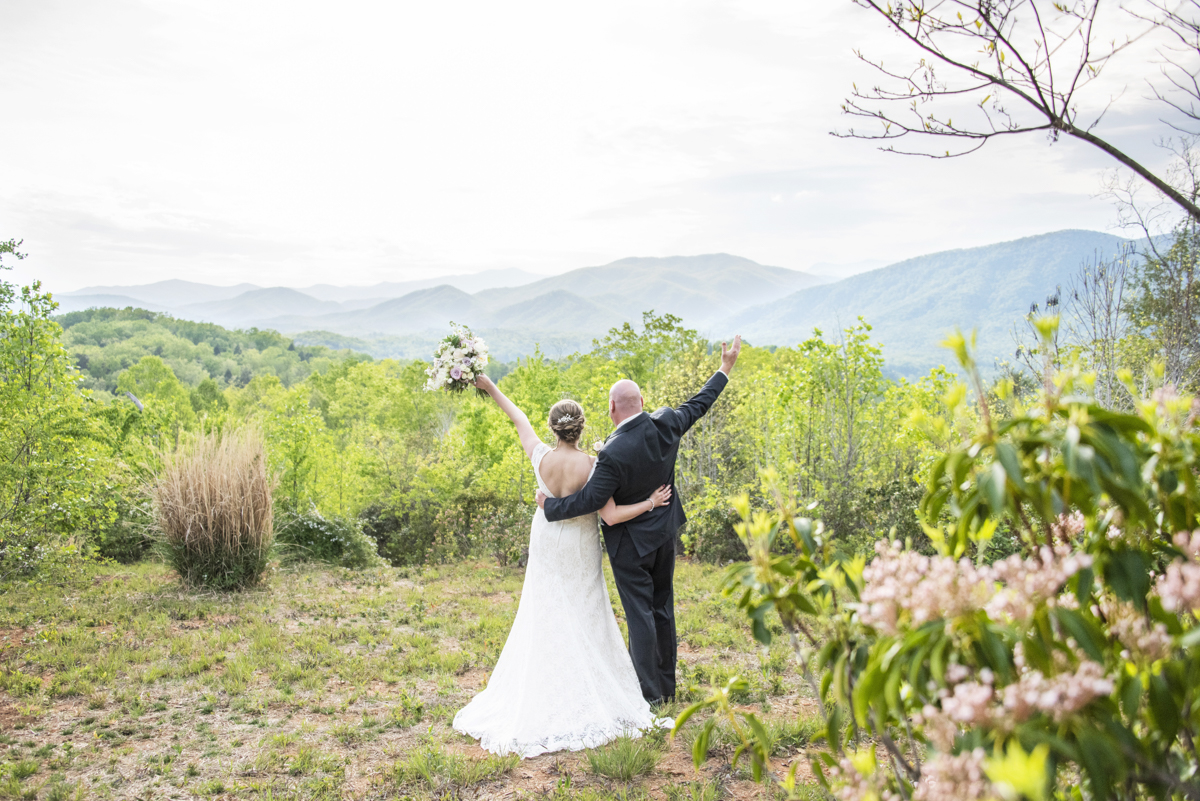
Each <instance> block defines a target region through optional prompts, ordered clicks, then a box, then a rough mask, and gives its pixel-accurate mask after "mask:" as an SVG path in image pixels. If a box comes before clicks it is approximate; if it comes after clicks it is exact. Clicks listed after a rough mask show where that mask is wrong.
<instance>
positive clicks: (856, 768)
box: [679, 339, 1200, 801]
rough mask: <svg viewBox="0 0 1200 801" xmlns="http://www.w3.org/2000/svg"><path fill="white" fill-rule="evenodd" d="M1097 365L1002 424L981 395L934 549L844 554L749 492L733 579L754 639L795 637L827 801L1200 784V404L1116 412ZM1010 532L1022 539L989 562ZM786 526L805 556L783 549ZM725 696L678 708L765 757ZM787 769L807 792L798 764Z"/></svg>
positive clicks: (1154, 792)
mask: <svg viewBox="0 0 1200 801" xmlns="http://www.w3.org/2000/svg"><path fill="white" fill-rule="evenodd" d="M956 345H957V349H958V351H959V353H960V358H961V359H962V360H963V362H964V366H966V367H967V368H968V371H969V372H970V373H971V374H972V375H974V372H973V365H971V363H970V359H969V357H968V355H967V352H966V348H965V345H964V343H963V342H962V341H961V339H960V340H958V341H957V342H956ZM975 381H976V389H977V392H978V395H979V396H980V397H983V396H984V393H983V392H982V391H981V390H982V386H981V385H980V384H979V382H978V378H977V377H975ZM1089 381H1090V378H1089V376H1087V375H1081V374H1078V373H1071V374H1067V375H1061V376H1058V377H1056V378H1054V379H1053V380H1052V381H1049V382H1047V389H1046V391H1045V392H1044V393H1043V394H1042V396H1041V397H1040V399H1039V400H1038V402H1037V404H1036V405H1035V406H1032V407H1028V408H1026V407H1022V406H1021V405H1020V403H1018V402H1016V401H1010V402H1012V403H1013V406H1014V412H1013V414H1012V416H1011V417H1010V418H1008V419H1004V420H992V419H991V417H990V415H989V412H988V409H987V407H986V405H984V406H981V410H980V411H981V425H980V430H979V431H978V432H977V434H976V435H975V436H974V437H972V438H971V439H970V440H968V441H966V442H963V443H961V444H960V445H958V446H955V447H952V448H950V449H948V451H947V452H946V453H945V454H944V455H943V456H942V457H941V458H940V459H939V460H938V461H937V462H936V464H935V465H934V466H933V468H932V469H931V471H930V473H929V476H928V481H927V485H926V492H925V495H924V497H923V499H922V501H921V504H920V508H919V516H920V518H921V522H922V526H923V528H924V530H925V532H926V533H927V534H928V535H929V538H930V540H931V541H932V542H933V543H934V545H935V547H936V549H937V555H935V556H924V555H922V554H920V553H917V552H915V551H914V550H913V549H912V548H911V547H909V546H906V545H904V544H902V543H899V542H887V541H883V542H880V543H878V544H877V545H876V551H875V555H874V558H873V559H872V560H871V561H870V562H869V563H868V562H867V560H866V559H865V558H864V557H848V556H845V555H844V554H843V553H842V552H841V551H840V550H839V548H838V542H837V540H835V539H834V538H832V537H831V536H829V535H828V534H827V533H826V532H825V530H824V529H823V527H822V525H821V524H820V523H818V522H814V521H811V520H808V519H804V518H802V517H799V516H798V514H797V507H796V505H795V503H794V502H793V501H791V500H790V499H789V498H788V497H787V496H786V494H785V493H784V492H782V491H780V490H779V488H778V481H777V480H776V479H775V478H774V477H773V476H772V475H770V474H768V475H766V476H765V481H766V484H767V487H768V491H769V492H770V493H772V494H773V496H774V497H775V499H776V509H775V511H774V512H773V513H766V512H762V511H756V512H753V513H752V512H751V510H750V505H749V501H748V499H747V498H745V497H743V498H741V499H739V500H738V501H737V502H736V503H735V506H736V507H737V509H738V512H739V514H740V516H741V518H742V522H741V523H739V524H738V530H739V534H740V535H741V537H742V539H743V541H744V542H745V544H746V547H747V550H748V552H749V561H748V562H744V563H740V564H737V565H734V566H732V567H731V568H730V571H729V573H728V574H727V576H726V588H727V591H728V592H731V593H732V592H737V593H739V595H740V605H741V607H742V608H743V609H744V611H745V612H746V613H747V614H748V616H749V618H750V621H751V624H752V628H753V632H754V636H755V637H756V638H757V639H759V640H760V641H762V642H764V643H765V642H770V640H771V639H772V636H773V635H774V634H775V633H777V632H782V633H783V634H784V635H785V636H786V637H788V638H789V641H790V643H791V645H792V648H793V650H794V651H795V655H796V657H797V664H798V668H799V670H800V671H801V673H802V674H803V675H804V677H805V678H806V679H807V680H808V681H809V682H810V684H811V686H812V689H813V691H814V694H815V695H816V696H817V698H818V700H819V703H820V704H821V708H822V710H823V713H824V715H825V719H826V728H825V733H824V746H825V748H824V750H822V751H820V752H819V753H816V755H815V756H813V762H814V767H815V768H816V772H817V773H818V775H819V777H820V779H821V781H822V783H823V784H824V785H825V786H826V789H827V790H828V791H829V792H830V793H831V794H832V795H833V796H834V797H835V798H838V799H846V801H849V800H850V799H856V800H857V799H868V798H869V799H926V800H928V801H933V800H934V799H985V798H997V799H1000V798H1002V799H1020V798H1028V799H1047V798H1097V799H1101V798H1102V799H1110V798H1114V799H1115V798H1119V799H1135V798H1149V797H1155V798H1200V754H1198V751H1197V747H1196V742H1197V738H1198V736H1200V652H1198V650H1197V649H1198V648H1200V626H1198V625H1197V622H1198V620H1197V615H1198V614H1200V521H1198V520H1197V514H1198V513H1200V491H1198V489H1197V485H1196V469H1197V463H1196V460H1197V453H1200V429H1197V427H1196V425H1195V424H1196V418H1197V415H1198V414H1200V401H1193V399H1192V398H1189V397H1183V396H1180V395H1178V394H1177V393H1175V392H1174V391H1173V390H1171V389H1170V388H1166V389H1163V390H1160V391H1158V392H1156V393H1155V395H1154V396H1153V397H1152V398H1151V399H1149V400H1146V401H1145V402H1143V403H1141V404H1140V405H1139V406H1138V407H1137V410H1136V413H1134V414H1122V413H1118V412H1114V411H1111V410H1108V409H1104V408H1101V407H1100V406H1098V405H1096V404H1095V403H1093V402H1092V401H1090V400H1089V399H1088V398H1087V396H1086V394H1085V393H1084V392H1083V391H1085V390H1087V389H1088V382H1089ZM1133 389H1134V388H1133V387H1130V390H1131V391H1132V390H1133ZM1005 390H1006V387H1004V386H1000V387H999V392H1000V395H1001V396H1002V397H1004V396H1005V395H1006V392H1005ZM1077 393H1078V394H1077ZM964 394H965V393H964V392H963V391H961V390H960V391H957V392H955V393H952V398H951V400H952V401H957V402H961V401H962V398H963V396H964ZM1002 526H1006V527H1008V528H1009V529H1010V530H1012V531H1014V532H1018V533H1019V536H1020V540H1021V543H1022V549H1021V552H1020V553H1018V554H1015V555H1013V556H1010V557H1008V558H1007V559H1004V560H1002V561H998V562H995V563H992V564H988V559H987V556H988V551H989V549H988V545H989V542H990V540H991V538H992V535H993V534H994V533H995V532H996V531H997V529H998V528H1000V527H1002ZM782 538H787V539H788V540H790V542H791V544H793V545H794V546H795V549H796V552H797V553H796V555H788V556H780V555H778V551H779V549H778V548H775V547H773V546H775V545H776V540H777V539H782ZM768 615H770V617H768ZM776 618H777V620H778V625H776V624H775V620H776ZM730 690H731V688H730V687H727V688H724V689H722V690H718V691H716V692H715V693H714V694H713V696H712V697H711V698H709V699H707V700H706V701H705V702H703V703H701V704H698V705H696V706H695V707H693V708H691V709H689V710H687V711H685V713H684V714H682V715H681V716H680V718H679V720H680V723H682V721H684V720H686V719H687V718H688V717H689V716H690V715H691V714H692V713H693V712H694V711H695V710H696V709H699V708H702V707H705V706H708V707H715V708H718V709H719V710H721V711H723V713H724V715H725V716H726V717H727V718H729V719H731V720H734V721H735V724H736V729H737V732H738V733H739V735H740V736H741V739H742V748H741V749H740V750H739V755H741V754H749V756H750V759H751V762H752V766H753V768H754V771H755V772H756V773H758V774H761V773H762V772H764V771H769V769H770V761H769V756H768V755H769V749H768V748H767V744H766V742H765V740H764V739H763V738H762V737H761V736H760V732H761V731H762V726H761V724H760V723H759V722H758V721H757V720H756V719H755V717H754V715H752V714H750V713H737V712H736V711H735V710H734V708H733V706H732V704H731V703H730V701H729V698H730ZM706 725H708V726H710V727H711V723H710V724H706ZM699 739H704V738H703V736H702V737H701V738H699ZM706 745H707V743H706V742H705V743H704V745H703V746H699V745H698V746H697V748H698V749H700V748H704V747H706ZM697 753H702V751H699V750H698V751H697ZM793 771H794V769H793ZM777 779H778V781H779V783H780V784H781V785H782V787H783V788H784V789H785V790H787V791H788V792H789V793H790V794H792V795H795V794H796V792H797V788H796V786H795V783H794V773H793V775H791V776H783V777H777Z"/></svg>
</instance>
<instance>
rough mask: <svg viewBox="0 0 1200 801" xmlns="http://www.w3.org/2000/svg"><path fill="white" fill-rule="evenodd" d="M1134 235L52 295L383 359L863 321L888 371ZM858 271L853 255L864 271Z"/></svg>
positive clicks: (66, 301) (1001, 334)
mask: <svg viewBox="0 0 1200 801" xmlns="http://www.w3.org/2000/svg"><path fill="white" fill-rule="evenodd" d="M1123 242H1126V240H1123V239H1121V238H1119V237H1116V236H1112V235H1110V234H1103V233H1097V232H1094V231H1059V232H1056V233H1051V234H1044V235H1041V236H1034V237H1027V238H1025V239H1019V240H1015V241H1012V242H1003V243H999V244H995V245H987V246H984V247H978V248H970V249H964V250H953V251H945V252H942V253H935V254H931V255H928V256H920V257H917V258H914V259H908V260H906V261H903V262H899V263H897V264H892V265H890V266H887V267H881V268H878V269H871V270H867V271H866V272H861V273H858V274H855V275H851V276H850V277H848V278H844V279H842V280H836V279H835V278H833V277H831V276H827V275H814V274H810V273H804V272H799V271H796V270H789V269H785V268H781V267H769V266H765V265H762V264H757V263H756V262H753V261H750V260H749V259H744V258H741V257H738V256H731V255H727V254H712V255H705V256H675V257H669V258H629V259H621V260H619V261H615V262H613V263H611V264H606V265H603V266H600V267H585V268H581V269H577V270H572V271H570V272H567V273H563V274H561V275H556V276H551V277H543V276H538V275H535V274H532V273H528V272H524V271H522V270H492V271H488V272H483V273H478V274H474V275H460V276H450V277H444V278H440V279H431V280H425V281H412V282H398V283H383V284H377V285H375V286H371V287H339V286H333V285H327V284H319V285H316V286H312V287H306V288H303V289H293V288H288V287H268V288H263V287H258V286H254V285H252V284H239V285H237V286H232V287H217V286H210V285H207V284H199V283H191V282H186V281H162V282H159V283H156V284H146V285H142V286H97V287H88V288H85V289H81V290H78V291H76V292H70V293H64V294H61V295H56V296H55V298H56V300H58V301H59V302H60V303H61V304H62V305H61V311H64V312H65V311H72V310H77V309H85V308H90V307H93V306H118V307H124V306H140V307H142V308H146V309H151V310H154V311H165V312H169V313H170V314H172V315H175V316H177V317H183V318H186V319H193V320H203V321H207V322H214V323H218V324H221V325H224V326H227V327H234V328H248V327H251V326H255V327H258V328H273V329H276V330H279V331H280V332H282V333H285V334H289V335H293V336H295V337H296V339H297V340H298V341H300V342H302V343H310V344H326V345H331V346H334V347H352V348H356V349H359V350H364V351H367V352H369V353H371V354H372V355H375V356H380V357H382V356H395V357H402V358H411V357H424V356H427V355H428V353H429V352H430V351H431V348H432V344H433V342H435V341H436V340H437V339H438V338H440V337H441V336H443V335H444V332H445V331H446V329H447V326H448V323H449V322H450V321H451V320H453V321H455V322H459V323H465V324H468V325H470V326H471V327H472V328H474V329H475V330H476V331H477V332H479V333H480V334H482V335H484V336H486V337H487V338H488V340H489V342H490V343H491V346H492V350H493V353H494V354H495V355H496V356H497V357H498V358H500V359H504V360H509V359H512V358H515V357H516V356H519V355H524V354H526V353H529V352H531V351H532V349H533V346H534V345H535V344H541V345H542V349H543V351H544V352H546V353H547V354H549V355H552V356H561V355H566V354H568V353H571V352H573V351H575V350H578V349H586V348H587V347H588V346H589V345H590V343H591V340H592V339H593V338H594V337H596V336H599V335H602V334H603V333H604V332H605V331H607V330H608V329H609V328H611V327H613V326H617V325H620V324H622V323H624V322H637V321H640V319H641V314H642V312H643V311H644V310H648V309H653V310H655V311H657V312H659V313H663V312H670V313H672V314H675V315H678V316H679V317H682V318H683V320H684V322H685V324H687V325H688V326H690V327H693V328H697V329H699V330H700V331H701V333H703V334H705V335H707V336H709V337H712V338H722V337H728V336H730V335H732V334H733V333H737V332H740V333H742V334H743V335H744V336H745V337H746V338H747V339H748V340H749V341H750V342H752V343H754V344H756V345H771V344H773V345H791V344H795V343H797V342H799V341H801V340H803V339H806V338H807V337H808V336H810V335H811V334H812V330H813V329H814V328H820V329H822V330H823V331H824V332H825V333H826V335H827V336H835V335H836V334H837V332H838V330H840V329H841V328H844V327H846V326H849V325H852V324H853V323H854V322H855V321H856V319H857V318H858V317H859V316H862V317H864V318H865V319H866V320H867V322H869V323H870V324H871V325H872V326H874V332H873V333H874V336H875V338H876V339H877V340H878V341H879V342H882V343H883V345H884V355H885V358H886V359H887V362H888V365H889V368H890V369H891V370H892V371H894V372H898V373H902V374H915V373H920V372H924V371H926V370H928V369H929V367H932V366H934V365H936V364H940V363H943V362H945V361H946V360H947V355H946V354H944V353H943V352H942V351H941V350H940V349H939V347H938V342H940V340H941V339H942V338H943V337H944V336H945V334H946V333H947V332H949V331H951V330H953V329H954V328H955V327H956V326H957V327H962V328H964V329H971V328H978V329H979V333H980V359H981V362H984V363H990V362H991V360H992V359H993V358H995V357H1000V356H1004V355H1005V354H1008V353H1011V351H1012V349H1013V344H1012V339H1011V336H1010V335H1009V329H1010V328H1011V327H1012V326H1013V325H1014V324H1015V323H1017V322H1019V321H1020V318H1021V317H1022V316H1023V315H1024V314H1025V313H1026V312H1027V311H1028V309H1029V305H1030V303H1033V302H1038V303H1041V302H1042V301H1043V300H1044V299H1045V297H1046V296H1047V295H1048V294H1050V293H1052V292H1053V291H1054V289H1055V287H1056V286H1059V285H1062V286H1066V285H1067V284H1068V283H1069V281H1070V279H1071V277H1072V276H1073V275H1074V274H1075V273H1076V272H1077V271H1078V270H1079V267H1080V265H1081V264H1082V263H1084V262H1085V261H1089V260H1093V259H1094V258H1096V257H1097V255H1099V254H1111V253H1113V252H1115V251H1116V249H1117V248H1118V247H1119V246H1120V245H1121V243H1123ZM855 266H857V265H855Z"/></svg>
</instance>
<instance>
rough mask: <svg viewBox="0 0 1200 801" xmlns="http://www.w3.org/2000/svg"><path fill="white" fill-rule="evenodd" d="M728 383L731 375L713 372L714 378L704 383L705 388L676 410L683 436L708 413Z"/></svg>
mask: <svg viewBox="0 0 1200 801" xmlns="http://www.w3.org/2000/svg"><path fill="white" fill-rule="evenodd" d="M728 383H729V376H727V375H725V374H724V373H722V372H719V371H718V372H716V373H713V376H712V378H710V379H708V383H706V384H705V385H704V389H702V390H700V391H699V392H697V393H696V394H695V395H693V396H692V397H690V398H688V400H687V401H686V402H685V403H684V404H683V405H682V406H680V407H679V408H678V409H676V410H675V413H676V414H677V415H678V416H679V422H680V425H681V427H682V430H681V431H680V432H679V433H680V435H681V436H682V435H683V434H686V433H687V430H688V429H689V428H691V427H692V426H693V425H695V424H696V421H697V420H699V419H700V418H701V417H703V416H704V415H705V414H707V413H708V410H709V409H710V408H711V407H712V405H713V403H714V402H715V401H716V400H717V398H718V397H719V396H720V395H721V390H723V389H725V385H726V384H728Z"/></svg>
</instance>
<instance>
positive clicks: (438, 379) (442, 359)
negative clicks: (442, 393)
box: [425, 323, 488, 392]
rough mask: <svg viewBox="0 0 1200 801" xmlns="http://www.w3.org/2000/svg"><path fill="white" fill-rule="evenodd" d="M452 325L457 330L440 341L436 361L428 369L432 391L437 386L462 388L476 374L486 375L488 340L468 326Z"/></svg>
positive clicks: (429, 385) (428, 383)
mask: <svg viewBox="0 0 1200 801" xmlns="http://www.w3.org/2000/svg"><path fill="white" fill-rule="evenodd" d="M450 325H451V326H452V327H453V328H454V333H452V334H450V336H448V337H446V338H445V339H443V340H442V341H441V342H439V343H438V347H437V350H436V351H434V354H433V364H432V365H431V366H430V367H428V368H426V369H425V375H427V376H429V380H428V381H427V382H425V389H426V391H428V392H432V391H433V390H436V389H448V390H450V391H451V392H462V391H463V390H464V389H466V388H467V387H469V386H471V382H472V381H474V380H475V377H476V376H478V375H482V373H483V368H484V367H486V366H487V363H488V349H487V343H486V342H484V341H483V340H482V339H480V338H479V337H477V336H475V335H474V334H472V333H471V329H469V328H467V327H466V326H462V325H455V324H454V323H450Z"/></svg>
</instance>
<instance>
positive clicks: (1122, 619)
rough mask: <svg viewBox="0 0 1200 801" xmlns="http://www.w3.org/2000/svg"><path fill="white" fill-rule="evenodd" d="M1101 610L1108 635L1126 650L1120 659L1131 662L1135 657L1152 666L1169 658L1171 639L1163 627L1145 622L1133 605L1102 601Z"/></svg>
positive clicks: (1155, 623)
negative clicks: (1112, 636)
mask: <svg viewBox="0 0 1200 801" xmlns="http://www.w3.org/2000/svg"><path fill="white" fill-rule="evenodd" d="M1101 606H1102V608H1103V611H1104V617H1105V619H1106V620H1107V621H1108V629H1109V631H1111V632H1112V633H1113V634H1115V635H1116V637H1117V639H1118V640H1120V641H1121V644H1122V645H1124V646H1125V648H1126V649H1127V650H1126V651H1125V652H1123V653H1122V654H1121V655H1122V657H1124V658H1125V659H1131V658H1132V657H1133V656H1135V655H1136V656H1140V657H1142V658H1144V659H1148V660H1150V661H1152V662H1153V661H1154V660H1157V659H1166V658H1167V657H1168V656H1170V655H1171V635H1170V634H1169V633H1168V632H1167V627H1166V626H1164V625H1163V624H1162V623H1157V622H1151V621H1149V620H1147V619H1146V616H1145V615H1143V614H1142V613H1141V612H1140V611H1139V610H1137V609H1136V608H1134V606H1133V605H1132V604H1127V603H1120V602H1118V601H1115V600H1105V601H1103V602H1101Z"/></svg>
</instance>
